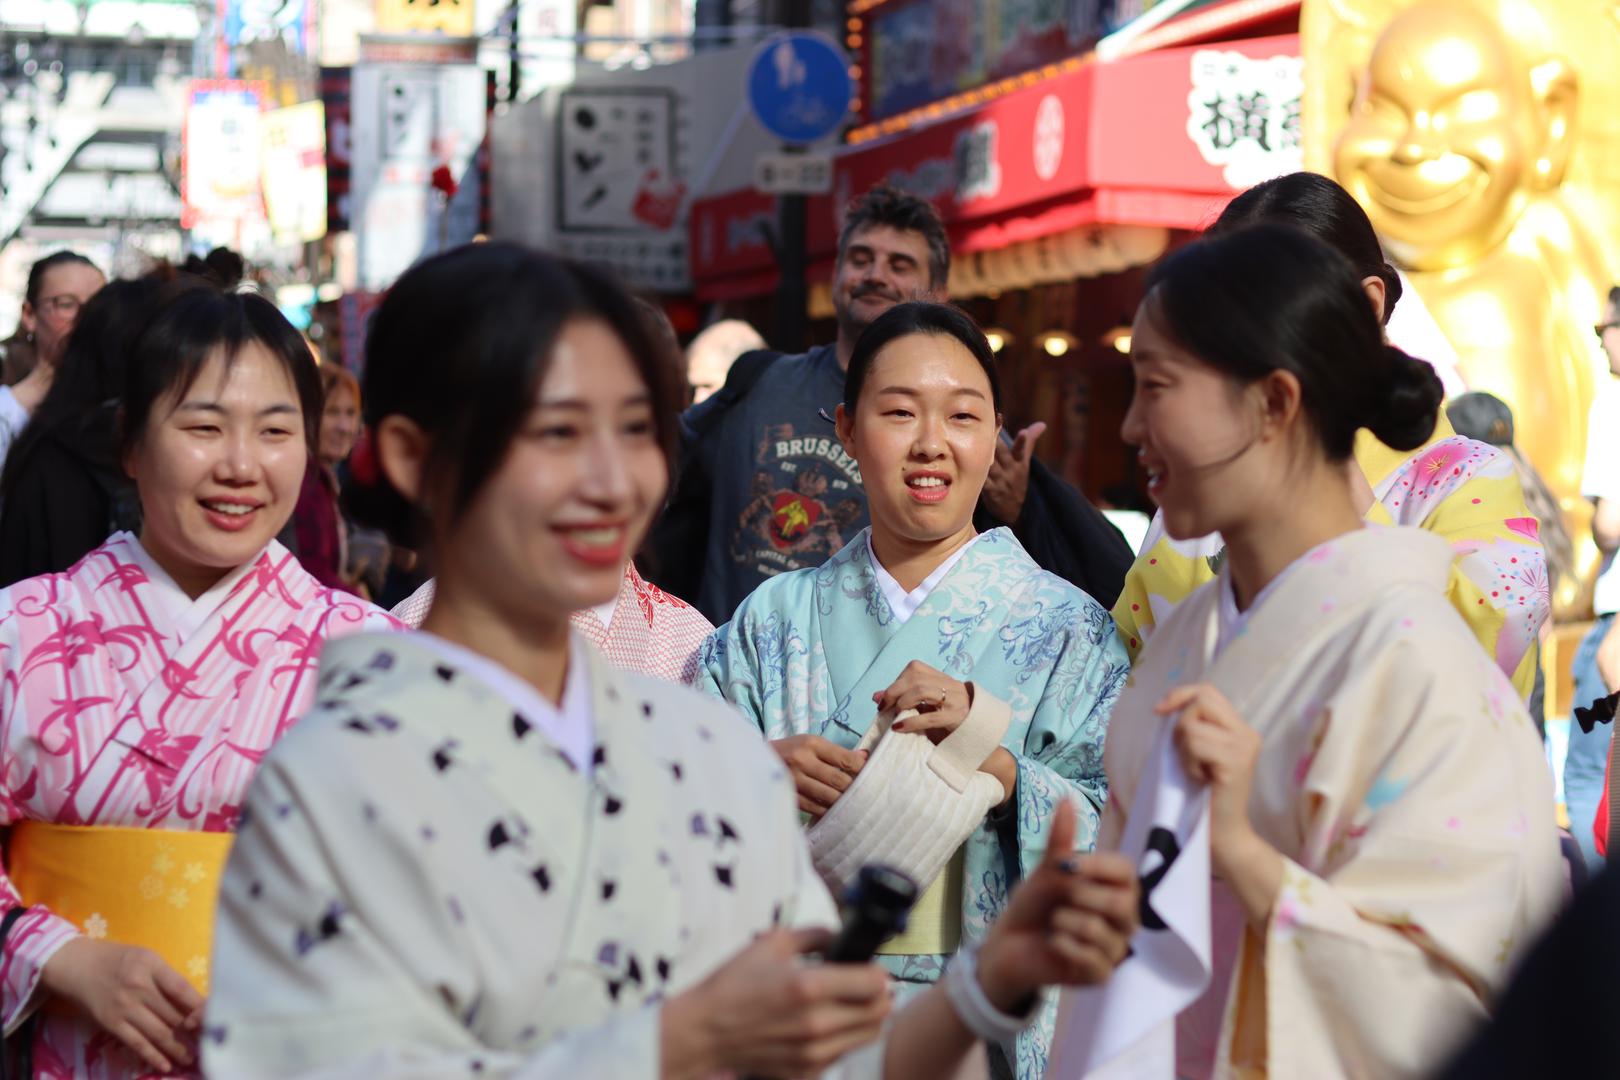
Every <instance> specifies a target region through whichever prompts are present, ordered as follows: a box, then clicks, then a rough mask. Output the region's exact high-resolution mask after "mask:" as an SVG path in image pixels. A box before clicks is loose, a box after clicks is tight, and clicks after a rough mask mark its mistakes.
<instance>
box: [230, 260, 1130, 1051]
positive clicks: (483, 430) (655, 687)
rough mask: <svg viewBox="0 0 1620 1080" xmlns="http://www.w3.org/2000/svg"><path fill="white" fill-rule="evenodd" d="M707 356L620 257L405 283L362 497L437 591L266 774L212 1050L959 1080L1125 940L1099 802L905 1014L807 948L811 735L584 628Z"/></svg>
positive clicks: (235, 858)
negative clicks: (696, 357)
mask: <svg viewBox="0 0 1620 1080" xmlns="http://www.w3.org/2000/svg"><path fill="white" fill-rule="evenodd" d="M674 370H675V368H674V366H673V364H671V363H670V362H669V359H668V358H667V357H664V356H662V355H660V354H659V353H658V351H657V347H656V345H655V344H654V343H653V341H652V340H651V339H649V337H648V336H647V331H646V329H645V327H644V323H643V322H642V320H641V318H640V316H639V314H638V312H637V309H636V308H635V307H634V305H633V302H632V301H631V300H630V299H629V298H628V297H627V296H626V295H624V294H623V293H622V292H621V291H620V290H619V289H618V287H617V286H615V285H613V284H612V283H611V282H610V281H609V280H608V279H607V278H605V277H603V276H601V275H600V274H599V273H597V272H595V271H592V270H589V269H586V268H583V267H580V266H576V265H574V264H571V263H567V262H564V261H561V260H558V259H554V258H550V257H547V256H543V255H539V254H536V253H532V252H529V251H527V250H525V249H523V248H520V247H516V246H512V245H506V244H481V245H473V246H470V247H466V248H461V249H458V250H456V251H452V252H449V253H447V254H445V255H441V256H438V257H435V258H433V259H429V260H427V261H425V262H423V263H421V264H419V265H418V266H417V267H415V268H413V269H412V270H411V271H410V272H408V273H407V274H406V275H405V276H404V277H402V278H401V279H400V280H399V281H398V282H397V283H396V284H395V285H394V287H393V288H392V289H391V290H390V292H389V294H388V296H387V298H386V299H385V300H384V301H383V304H382V306H381V308H380V309H379V310H378V312H377V315H376V316H375V318H374V321H373V323H372V327H371V332H370V335H369V338H368V341H367V365H366V383H365V395H364V400H365V402H366V409H367V419H368V422H369V426H370V428H371V430H372V432H373V435H372V436H371V438H372V444H371V446H370V447H368V448H366V449H365V450H364V451H363V453H362V455H361V461H362V468H361V469H360V470H359V473H360V475H357V476H356V483H353V484H351V485H350V486H349V488H348V489H347V496H348V497H349V498H350V500H351V509H352V510H353V511H354V512H355V513H356V516H357V517H359V518H361V519H362V520H365V521H367V522H368V523H370V524H374V525H378V526H383V527H386V528H387V529H388V531H389V532H390V534H391V538H392V539H396V540H400V541H402V542H406V543H408V544H409V545H410V546H412V547H416V546H418V545H424V543H425V547H426V549H427V550H428V551H429V552H430V553H431V554H433V555H434V556H435V558H436V566H437V571H438V586H437V592H436V595H435V598H434V602H433V605H432V608H431V610H430V611H429V612H428V613H427V615H426V618H425V620H424V622H423V624H422V632H420V633H415V634H405V635H390V636H386V637H384V636H375V635H373V636H359V637H355V638H352V639H347V640H345V641H344V642H342V643H340V644H339V645H338V646H337V647H334V648H333V649H331V650H329V651H328V652H326V653H325V654H324V655H323V656H322V660H321V690H320V693H319V696H318V698H317V704H316V707H315V710H314V711H313V712H312V713H311V714H310V715H309V716H308V717H306V718H305V719H304V721H303V722H302V723H301V724H300V725H299V728H298V730H297V732H295V734H294V737H293V738H291V739H290V740H285V741H284V742H283V743H282V744H281V745H280V746H279V747H278V748H277V749H276V751H275V752H273V753H272V754H271V755H270V756H269V757H268V758H267V759H266V761H265V763H264V765H263V767H262V769H261V772H260V778H259V780H258V781H257V782H256V783H255V785H254V787H253V789H252V792H251V793H250V796H249V800H248V804H247V806H246V808H245V810H244V819H243V825H242V829H241V833H240V836H239V840H238V844H237V846H236V848H235V849H234V850H233V852H232V855H231V860H230V863H229V865H228V867H227V869H226V873H225V882H224V886H223V889H222V894H221V907H220V935H219V941H218V946H217V948H216V950H215V954H214V970H215V984H214V995H213V998H212V1000H211V1002H210V1005H209V1010H208V1016H207V1021H206V1026H205V1030H204V1037H203V1050H204V1063H205V1065H206V1066H207V1071H208V1074H209V1075H210V1076H213V1077H226V1078H229V1077H237V1076H277V1077H282V1076H293V1075H302V1074H317V1073H318V1074H319V1075H321V1076H356V1077H360V1076H364V1077H372V1076H422V1077H430V1076H431V1077H446V1076H476V1075H482V1076H502V1075H522V1076H525V1077H542V1078H546V1077H558V1078H568V1080H578V1078H584V1077H590V1078H593V1080H595V1078H620V1077H623V1078H638V1080H639V1078H647V1080H652V1078H654V1077H694V1078H695V1077H710V1076H712V1075H714V1074H715V1073H733V1072H734V1073H739V1074H745V1075H754V1074H758V1075H770V1076H806V1075H812V1074H816V1073H819V1072H821V1071H822V1070H823V1069H825V1068H827V1067H828V1066H830V1065H833V1064H834V1063H835V1062H841V1064H840V1066H839V1067H840V1068H843V1069H846V1070H847V1071H848V1073H849V1074H851V1075H869V1076H880V1075H881V1076H888V1077H896V1078H898V1077H919V1076H951V1075H954V1074H957V1073H958V1071H959V1070H960V1069H961V1068H963V1067H968V1066H972V1065H973V1064H974V1059H975V1052H974V1042H975V1036H976V1035H977V1036H989V1035H1001V1034H1004V1033H1005V1032H1006V1030H1007V1029H1009V1028H1016V1027H1017V1026H1020V1025H1021V1024H1022V1023H1024V1022H1027V1020H1028V1018H1030V1017H1031V1016H1032V1015H1033V1013H1034V1011H1035V1005H1036V1001H1037V1000H1038V998H1037V991H1038V990H1039V987H1040V985H1041V984H1043V983H1049V982H1054V981H1090V982H1094V981H1096V980H1098V979H1101V978H1103V977H1105V975H1106V973H1107V972H1108V971H1109V970H1111V967H1112V964H1113V963H1114V962H1117V960H1118V959H1119V957H1120V956H1122V955H1123V953H1124V949H1125V941H1126V938H1127V936H1128V933H1129V932H1130V929H1131V925H1132V920H1133V918H1134V910H1135V909H1134V905H1135V885H1134V881H1133V875H1132V871H1131V868H1130V866H1129V865H1128V864H1127V863H1125V862H1124V861H1123V860H1121V859H1118V858H1099V859H1096V860H1089V859H1079V860H1076V859H1071V858H1069V857H1068V855H1067V853H1068V850H1069V847H1070V845H1071V844H1072V841H1073V833H1074V816H1073V814H1072V812H1065V813H1063V814H1060V816H1059V824H1058V826H1057V831H1056V832H1055V833H1054V836H1053V843H1052V849H1051V851H1050V853H1049V854H1048V855H1047V856H1046V857H1045V858H1044V859H1043V861H1042V862H1041V864H1040V865H1039V867H1038V868H1037V870H1036V873H1035V876H1034V879H1033V880H1032V881H1031V882H1030V887H1028V888H1026V889H1024V890H1021V891H1020V892H1019V893H1018V894H1017V896H1015V897H1014V900H1013V903H1012V906H1011V907H1010V908H1009V910H1008V911H1007V913H1006V915H1005V917H1004V918H1003V920H1002V922H1001V923H999V924H998V925H997V927H996V928H995V929H994V930H993V931H992V932H991V934H990V935H989V936H988V937H987V938H986V940H985V942H984V944H983V946H982V948H981V950H980V951H979V952H978V954H977V956H976V958H975V961H976V962H975V963H970V964H968V965H967V967H966V969H965V971H964V972H963V974H961V975H960V976H959V977H957V978H955V979H954V980H953V981H952V982H950V983H948V984H947V986H946V987H944V988H943V991H942V992H939V993H935V994H933V995H930V996H929V997H928V998H926V999H924V1000H921V1001H918V1002H916V1003H915V1004H914V1005H912V1006H911V1007H909V1008H908V1009H907V1010H906V1011H904V1012H903V1013H900V1014H898V1015H896V1016H894V1017H892V1018H891V1017H890V1016H889V1012H890V993H889V989H888V980H887V978H886V976H885V973H884V972H883V971H882V969H880V968H878V967H876V966H875V965H844V964H828V965H821V966H815V965H807V964H804V963H803V962H802V961H801V954H803V953H805V952H807V951H810V950H812V949H813V948H815V947H816V946H817V944H818V942H819V941H820V940H821V939H823V938H824V937H825V928H826V927H827V926H828V925H829V924H830V923H831V922H832V921H833V918H834V909H833V906H832V903H831V900H830V897H829V896H828V893H827V891H826V890H825V888H824V887H823V886H822V885H821V884H820V882H819V881H818V880H817V879H816V878H815V876H814V874H813V873H812V872H811V870H810V868H809V865H808V860H807V858H806V854H805V848H804V845H803V842H802V840H801V839H800V834H799V830H798V825H797V821H796V819H795V816H794V813H793V791H792V784H791V782H790V780H789V779H788V776H787V774H786V771H785V770H784V769H783V768H782V767H781V764H780V762H778V761H776V760H775V759H774V758H773V757H772V756H771V754H770V753H769V751H768V750H767V749H766V747H765V746H764V744H763V743H762V742H761V741H760V739H759V738H758V736H757V734H756V733H755V732H754V731H753V730H752V729H751V728H750V727H749V726H748V725H747V724H745V723H744V722H743V721H742V720H741V719H740V718H739V717H737V716H736V715H735V713H734V712H732V711H731V710H730V709H728V708H727V707H725V706H723V705H720V704H718V703H716V702H713V701H711V700H709V699H707V698H704V697H702V696H701V695H698V694H696V693H695V692H692V691H689V690H686V689H684V688H682V687H678V686H674V685H672V684H670V683H667V682H663V681H659V680H656V679H652V678H649V677H647V676H643V675H639V674H635V673H632V672H629V671H625V670H622V669H620V668H617V667H615V666H614V665H612V664H610V663H608V662H606V660H605V659H604V658H602V657H601V656H600V655H599V654H597V653H596V652H595V651H594V650H592V649H589V648H586V647H584V646H583V645H582V643H581V638H580V637H579V636H578V635H577V634H576V633H571V632H570V629H569V619H570V616H571V614H572V613H573V612H576V611H579V610H582V609H585V608H588V607H591V606H593V605H597V604H601V603H603V602H604V601H606V600H608V599H609V598H611V597H612V596H613V595H614V594H615V593H616V592H617V591H618V590H619V587H620V583H621V581H622V575H623V572H624V567H625V563H626V560H627V559H628V558H629V554H630V552H631V551H633V550H634V549H635V547H636V545H637V543H638V542H639V541H640V540H641V538H642V536H643V534H644V533H645V531H646V528H647V525H648V522H649V519H650V518H651V516H652V514H653V512H654V510H655V509H656V508H657V507H658V506H659V505H660V504H661V502H662V500H663V495H664V491H665V488H666V485H667V480H668V465H667V462H668V454H667V448H668V445H669V439H670V437H671V435H672V433H673V431H674V423H675V419H674V417H675V414H674V408H673V401H674V394H673V387H671V386H670V385H668V382H669V378H668V377H669V374H670V373H672V372H673V371H674ZM368 462H369V466H368V464H367V463H368ZM880 1035H882V1036H884V1038H883V1039H882V1041H881V1042H877V1043H874V1042H873V1040H875V1039H879V1037H880ZM868 1044H870V1045H869V1046H868ZM862 1047H867V1048H866V1049H864V1050H861V1049H860V1048H862ZM852 1052H854V1056H853V1057H850V1055H851V1053H852Z"/></svg>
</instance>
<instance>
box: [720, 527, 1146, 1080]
mask: <svg viewBox="0 0 1620 1080" xmlns="http://www.w3.org/2000/svg"><path fill="white" fill-rule="evenodd" d="M868 531H869V530H863V531H862V533H861V534H860V535H858V536H856V537H855V538H854V539H853V540H851V541H850V543H849V544H848V545H847V546H846V547H845V548H844V549H843V550H842V551H840V552H839V553H838V554H837V555H835V556H833V558H832V559H831V560H829V561H828V562H827V563H825V564H824V565H822V566H820V567H818V568H816V569H813V570H800V571H796V572H794V573H791V574H783V575H782V576H780V577H776V578H772V579H771V580H769V581H767V582H765V583H764V584H763V585H761V586H760V587H759V588H758V589H756V590H755V591H754V593H753V594H752V595H751V596H749V597H748V599H746V600H744V601H743V603H742V605H741V606H740V607H739V608H738V609H737V612H736V615H735V616H734V617H733V618H732V620H731V622H730V623H728V624H726V625H725V626H722V627H721V628H720V629H718V630H716V631H715V632H714V634H713V635H712V636H711V637H710V638H709V640H708V642H707V643H706V644H705V645H704V648H703V652H702V654H701V655H700V657H699V663H700V670H699V673H698V680H697V684H696V685H697V686H698V688H699V689H702V690H706V691H708V692H709V693H711V694H713V695H715V696H716V697H719V698H723V699H725V700H726V701H729V702H731V703H732V704H733V705H735V706H737V708H739V709H741V710H742V711H743V713H744V714H746V715H747V716H748V717H750V718H751V719H752V720H753V721H754V722H755V723H756V724H758V725H759V727H760V730H761V731H763V732H764V734H765V737H766V738H767V739H783V738H788V737H790V736H793V735H804V734H810V735H820V736H822V737H823V738H826V739H829V740H831V741H832V742H834V743H837V744H838V745H840V746H843V747H846V748H852V747H854V746H855V744H856V743H857V742H859V741H860V738H861V736H862V735H863V734H864V733H865V731H866V729H867V727H868V726H870V724H871V723H872V721H873V720H874V719H876V715H875V709H874V707H873V704H872V695H873V694H875V693H877V692H878V691H881V690H884V689H886V688H887V687H888V686H889V685H890V684H891V683H892V682H893V681H894V680H895V678H896V677H897V676H898V675H899V674H900V672H901V670H902V669H903V668H904V667H905V666H906V665H907V664H908V663H910V662H911V661H913V660H920V661H922V662H923V663H925V664H928V665H930V666H932V667H935V668H937V669H939V670H940V671H943V672H945V673H947V674H949V675H950V676H951V677H953V678H955V679H958V680H961V681H963V682H967V681H972V682H973V683H974V684H975V686H976V687H979V688H982V689H983V690H984V692H986V693H989V694H991V695H993V696H995V697H997V698H999V699H1001V700H1002V701H1005V702H1006V703H1007V704H1008V705H1010V706H1011V707H1012V723H1011V725H1010V726H1009V727H1008V729H1007V734H1006V736H1005V738H1003V739H1002V746H1004V747H1006V749H1007V750H1008V751H1009V752H1010V753H1012V755H1013V756H1014V757H1015V758H1016V759H1017V761H1018V783H1017V788H1016V791H1015V792H1014V796H1013V798H1012V800H1011V801H1009V803H1008V804H1007V805H1006V806H1004V807H1002V808H1001V809H998V810H996V811H993V812H992V813H991V814H990V815H989V817H987V819H986V820H985V823H984V824H983V826H981V827H980V828H979V829H978V830H977V831H976V832H975V833H974V834H973V835H972V836H971V837H970V838H969V840H968V842H967V844H966V851H965V852H964V872H963V877H964V882H963V911H962V937H963V940H964V941H969V942H972V941H979V940H981V939H982V938H983V936H984V933H985V930H986V928H987V926H988V925H989V923H990V921H991V920H992V919H994V918H995V916H996V915H997V914H998V913H1000V912H1001V910H1002V909H1003V908H1004V907H1005V906H1006V902H1007V894H1008V891H1009V889H1010V887H1011V883H1012V880H1014V879H1016V878H1018V877H1021V876H1022V875H1023V874H1024V873H1025V872H1027V871H1028V870H1029V869H1030V868H1031V867H1033V866H1034V865H1035V864H1036V863H1037V862H1038V861H1039V860H1040V857H1041V853H1042V851H1043V850H1044V849H1045V846H1046V834H1047V830H1048V828H1049V826H1050V823H1051V819H1052V813H1053V811H1054V809H1055V808H1056V807H1057V804H1058V801H1059V800H1060V799H1063V798H1065V797H1071V796H1072V797H1073V801H1074V802H1075V803H1076V808H1077V809H1078V810H1079V825H1080V829H1079V843H1080V846H1081V848H1082V849H1084V850H1089V849H1090V848H1091V847H1092V845H1093V844H1094V843H1095V841H1096V834H1097V824H1098V821H1099V817H1100V815H1101V811H1102V807H1103V804H1104V801H1105V796H1106V791H1105V781H1104V772H1103V757H1102V753H1103V744H1104V741H1105V736H1106V733H1107V725H1108V716H1109V712H1110V711H1111V709H1112V708H1113V704H1114V699H1115V698H1116V697H1117V696H1118V695H1119V692H1120V690H1121V689H1122V688H1123V686H1124V684H1125V679H1126V676H1127V674H1128V673H1129V671H1130V664H1129V661H1128V660H1127V659H1126V655H1125V650H1124V648H1123V646H1121V644H1120V643H1119V640H1118V635H1117V634H1116V633H1115V631H1114V623H1113V619H1112V618H1111V617H1110V616H1109V614H1108V612H1107V611H1106V610H1105V609H1104V608H1103V607H1102V606H1101V605H1100V604H1098V603H1097V602H1096V601H1094V600H1093V599H1091V597H1089V596H1087V595H1086V594H1085V593H1084V592H1082V591H1081V590H1080V589H1077V588H1075V587H1074V586H1073V585H1071V584H1070V583H1068V582H1067V581H1064V580H1063V579H1061V578H1059V577H1056V576H1054V575H1052V574H1049V573H1047V572H1046V571H1044V570H1042V569H1041V568H1040V567H1039V566H1037V565H1036V564H1035V562H1034V560H1032V559H1031V558H1030V557H1029V555H1028V554H1027V553H1026V552H1025V551H1024V549H1023V548H1022V547H1021V546H1020V545H1019V543H1018V541H1017V540H1016V539H1014V537H1013V534H1012V532H1011V530H1009V529H1005V528H1001V529H995V530H992V531H991V532H988V533H985V534H983V535H982V536H980V537H979V538H978V539H977V540H976V541H975V542H974V543H973V545H972V547H971V548H969V549H968V550H967V552H966V553H965V554H964V556H963V557H962V559H961V560H960V561H959V562H958V563H957V564H956V566H955V567H953V568H952V569H951V571H950V572H949V573H948V574H946V575H945V577H944V578H943V579H942V580H941V581H940V583H939V585H938V586H937V587H936V588H935V589H934V591H933V592H932V593H931V594H929V596H928V598H927V599H926V600H925V601H924V602H923V604H922V606H921V607H919V608H918V609H917V611H916V613H915V614H914V615H913V616H912V617H911V618H910V619H909V620H907V621H905V622H904V623H902V622H900V620H898V619H896V618H895V616H894V613H893V611H892V610H891V609H890V607H889V603H888V601H887V600H886V599H885V598H884V595H883V590H882V589H881V588H880V587H879V585H878V581H877V577H876V575H875V573H874V569H873V565H872V557H871V554H870V548H869V546H868V542H867V532H868ZM948 959H949V958H948V957H944V956H889V957H884V958H883V960H884V962H885V964H886V966H888V967H889V969H890V970H891V971H893V972H894V974H895V976H896V977H897V978H899V979H900V980H901V981H903V982H907V983H913V984H919V985H925V984H928V983H932V982H934V981H935V980H937V979H938V978H939V976H940V974H941V972H942V971H943V970H944V965H945V962H946V961H947V960H948ZM1051 1035H1052V1010H1051V1009H1050V1008H1049V1009H1048V1010H1047V1011H1046V1012H1045V1013H1044V1014H1043V1016H1042V1018H1041V1021H1040V1022H1039V1023H1038V1024H1036V1025H1035V1026H1034V1027H1032V1028H1031V1029H1030V1030H1029V1031H1027V1032H1025V1033H1024V1034H1023V1035H1021V1036H1019V1038H1018V1040H1017V1042H1016V1045H1010V1046H1007V1047H1003V1048H1002V1049H1003V1052H1004V1054H1005V1055H1006V1056H1007V1057H1008V1058H1009V1059H1010V1060H1011V1061H1012V1062H1013V1063H1014V1064H1015V1072H1016V1075H1017V1076H1018V1077H1019V1078H1021V1080H1023V1078H1036V1077H1039V1076H1040V1075H1041V1074H1042V1073H1043V1072H1044V1071H1045V1067H1046V1055H1047V1050H1048V1048H1049V1046H1050V1043H1051ZM993 1056H994V1055H993ZM996 1064H997V1067H998V1071H999V1070H1001V1069H1002V1067H1003V1066H1004V1065H1005V1064H1006V1063H1005V1062H997V1063H996Z"/></svg>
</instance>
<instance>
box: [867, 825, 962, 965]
mask: <svg viewBox="0 0 1620 1080" xmlns="http://www.w3.org/2000/svg"><path fill="white" fill-rule="evenodd" d="M964 850H965V849H963V848H957V849H956V854H955V855H952V856H951V861H950V862H948V863H946V864H945V869H943V870H941V871H940V872H939V877H937V878H935V879H934V883H933V884H932V885H930V886H928V888H926V889H924V890H923V894H922V895H921V896H919V897H918V898H917V903H916V905H915V906H913V907H912V909H911V916H910V917H909V918H908V919H907V920H906V929H905V932H904V933H902V934H900V935H898V936H896V937H893V938H890V939H889V940H888V941H885V942H884V943H883V944H882V945H879V946H878V953H879V954H880V955H885V956H935V955H943V956H949V955H951V954H952V953H954V952H956V948H957V946H958V945H960V944H961V943H962V852H963V851H964Z"/></svg>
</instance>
